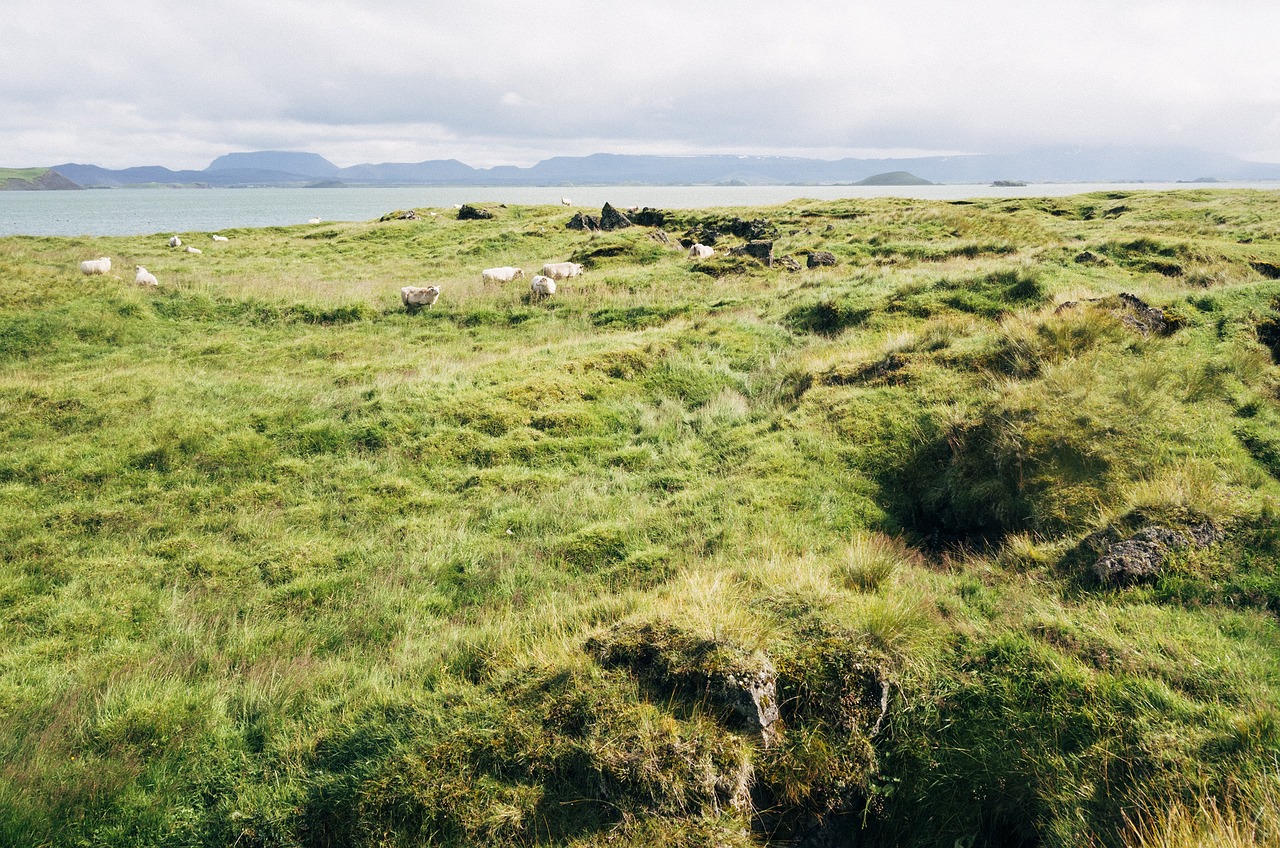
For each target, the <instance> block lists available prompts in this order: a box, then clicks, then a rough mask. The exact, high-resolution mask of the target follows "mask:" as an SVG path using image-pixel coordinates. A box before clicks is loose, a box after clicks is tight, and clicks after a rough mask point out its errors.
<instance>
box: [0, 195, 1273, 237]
mask: <svg viewBox="0 0 1280 848" xmlns="http://www.w3.org/2000/svg"><path fill="white" fill-rule="evenodd" d="M1193 188H1256V189H1263V190H1268V191H1276V190H1280V183H1274V182H1267V183H1211V184H1189V183H1039V184H1035V185H1029V186H1025V187H1012V188H1010V187H1001V188H996V187H993V186H989V185H934V186H580V187H573V188H564V187H549V188H545V187H544V188H538V187H488V186H486V187H456V186H448V187H437V186H418V187H405V188H233V189H164V188H138V189H108V190H91V191H0V235H35V236H43V235H60V236H81V235H89V236H112V235H143V234H149V233H187V232H216V231H219V230H226V229H233V228H236V227H269V226H288V225H290V224H303V223H306V222H307V221H308V220H309V219H311V218H320V219H321V220H324V221H368V220H370V219H373V218H378V217H380V216H382V215H385V214H386V213H387V212H390V211H392V210H395V209H409V208H411V207H412V208H421V207H439V208H441V209H445V210H451V209H452V207H453V205H454V204H455V203H521V204H557V203H559V202H560V198H561V197H563V196H568V197H569V198H570V199H572V201H573V203H574V205H575V206H576V207H580V208H583V209H588V210H598V209H599V208H600V207H601V206H602V205H604V203H605V202H606V201H608V202H609V203H612V204H613V205H614V206H618V207H623V208H625V207H628V206H653V207H656V208H667V209H702V208H709V207H715V206H769V205H775V204H779V203H785V202H787V201H788V200H794V199H796V198H801V197H809V198H815V199H819V200H833V199H837V198H846V197H850V198H859V197H861V198H865V197H911V198H918V199H921V200H960V199H964V198H971V197H1060V196H1063V195H1069V194H1080V193H1082V192H1090V191H1161V190H1170V189H1193Z"/></svg>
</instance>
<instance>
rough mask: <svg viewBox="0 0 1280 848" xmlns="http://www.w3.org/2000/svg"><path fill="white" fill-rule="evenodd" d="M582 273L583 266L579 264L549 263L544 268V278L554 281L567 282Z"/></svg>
mask: <svg viewBox="0 0 1280 848" xmlns="http://www.w3.org/2000/svg"><path fill="white" fill-rule="evenodd" d="M581 273H582V266H581V265H579V264H578V263H577V262H548V263H547V264H546V265H543V266H542V274H543V276H546V277H550V278H551V279H553V280H567V279H569V278H570V277H576V276H578V275H579V274H581Z"/></svg>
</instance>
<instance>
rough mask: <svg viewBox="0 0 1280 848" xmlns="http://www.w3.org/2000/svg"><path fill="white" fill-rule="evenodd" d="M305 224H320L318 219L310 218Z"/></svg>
mask: <svg viewBox="0 0 1280 848" xmlns="http://www.w3.org/2000/svg"><path fill="white" fill-rule="evenodd" d="M307 223H308V224H318V223H320V219H319V218H310V219H308V220H307Z"/></svg>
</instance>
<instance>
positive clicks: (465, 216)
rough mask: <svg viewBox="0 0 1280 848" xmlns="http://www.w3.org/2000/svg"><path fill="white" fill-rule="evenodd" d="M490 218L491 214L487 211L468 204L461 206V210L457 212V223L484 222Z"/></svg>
mask: <svg viewBox="0 0 1280 848" xmlns="http://www.w3.org/2000/svg"><path fill="white" fill-rule="evenodd" d="M492 217H493V213H492V212H490V211H489V210H488V209H481V208H480V207H479V206H472V205H470V204H469V203H464V204H462V208H461V209H459V210H458V220H459V221H484V220H487V219H489V218H492Z"/></svg>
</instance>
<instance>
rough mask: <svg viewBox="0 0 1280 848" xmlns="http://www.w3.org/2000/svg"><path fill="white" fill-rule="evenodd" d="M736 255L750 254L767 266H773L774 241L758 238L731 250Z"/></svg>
mask: <svg viewBox="0 0 1280 848" xmlns="http://www.w3.org/2000/svg"><path fill="white" fill-rule="evenodd" d="M729 253H731V254H733V255H734V256H750V257H751V258H752V259H755V260H757V261H759V262H760V263H761V264H762V265H764V266H765V267H766V268H771V267H773V242H771V241H765V240H764V239H757V240H755V241H749V242H747V243H746V244H744V245H742V247H735V248H733V249H732V250H730V251H729Z"/></svg>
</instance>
